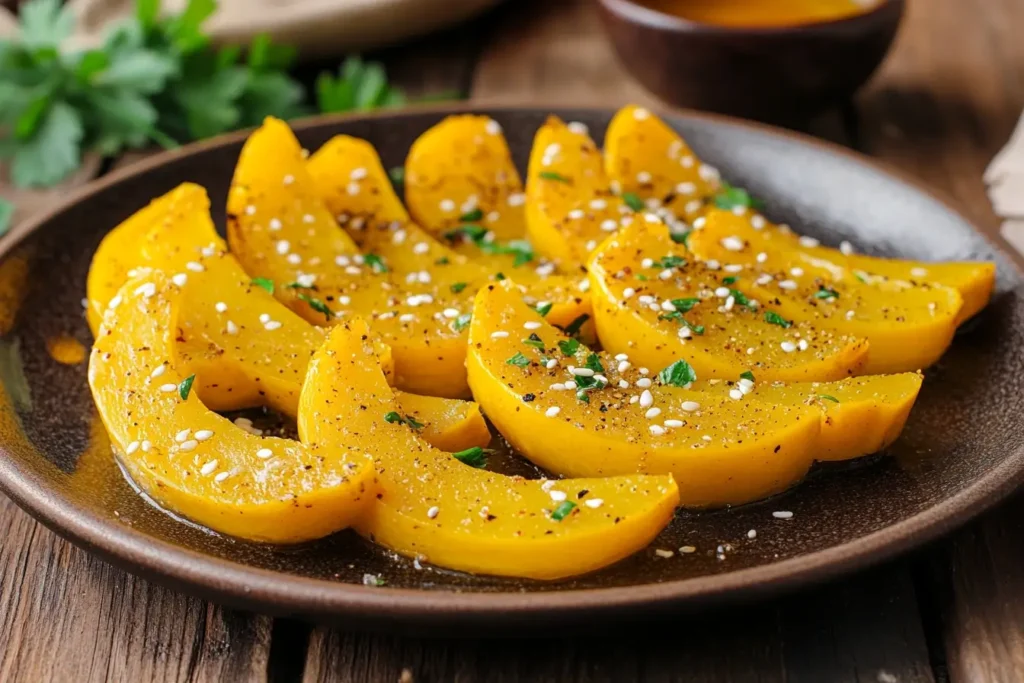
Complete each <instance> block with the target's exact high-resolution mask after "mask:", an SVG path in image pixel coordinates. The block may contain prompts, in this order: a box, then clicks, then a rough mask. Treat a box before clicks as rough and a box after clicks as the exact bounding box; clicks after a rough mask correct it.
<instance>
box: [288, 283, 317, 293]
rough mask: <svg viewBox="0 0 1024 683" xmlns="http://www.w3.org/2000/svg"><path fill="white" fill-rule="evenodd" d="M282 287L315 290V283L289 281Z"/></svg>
mask: <svg viewBox="0 0 1024 683" xmlns="http://www.w3.org/2000/svg"><path fill="white" fill-rule="evenodd" d="M284 287H285V289H309V290H314V291H315V290H316V285H304V284H302V283H301V282H289V283H288V284H286V285H285V286H284Z"/></svg>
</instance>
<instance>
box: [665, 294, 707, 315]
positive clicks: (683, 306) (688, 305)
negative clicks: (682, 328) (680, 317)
mask: <svg viewBox="0 0 1024 683" xmlns="http://www.w3.org/2000/svg"><path fill="white" fill-rule="evenodd" d="M699 303H700V299H698V298H697V297H687V298H685V299H672V305H673V306H675V307H676V310H677V311H679V312H680V313H686V312H688V311H690V310H691V309H693V307H694V306H696V305H697V304H699Z"/></svg>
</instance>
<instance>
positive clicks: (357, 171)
mask: <svg viewBox="0 0 1024 683" xmlns="http://www.w3.org/2000/svg"><path fill="white" fill-rule="evenodd" d="M367 175H368V173H367V171H366V169H365V168H363V167H362V166H360V167H359V168H353V169H352V172H351V173H349V174H348V177H349V178H351V179H352V180H362V179H363V178H365V177H366V176H367Z"/></svg>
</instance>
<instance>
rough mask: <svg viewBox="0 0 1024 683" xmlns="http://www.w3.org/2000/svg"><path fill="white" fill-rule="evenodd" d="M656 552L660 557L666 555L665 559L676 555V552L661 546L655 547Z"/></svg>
mask: <svg viewBox="0 0 1024 683" xmlns="http://www.w3.org/2000/svg"><path fill="white" fill-rule="evenodd" d="M654 554H655V555H657V556H658V557H664V558H665V559H668V558H670V557H674V556H675V553H674V552H672V551H671V550H662V549H661V548H655V549H654Z"/></svg>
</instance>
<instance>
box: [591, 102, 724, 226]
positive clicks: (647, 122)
mask: <svg viewBox="0 0 1024 683" xmlns="http://www.w3.org/2000/svg"><path fill="white" fill-rule="evenodd" d="M604 166H605V172H606V173H607V175H608V178H609V180H610V182H611V183H612V186H613V187H616V188H617V191H618V192H619V193H621V194H623V195H625V194H626V193H632V194H634V195H636V196H637V197H639V198H640V199H642V200H644V201H645V203H646V205H647V208H648V209H650V210H652V211H656V212H657V213H658V214H659V216H660V217H661V218H662V220H663V221H665V223H666V224H668V226H669V228H673V229H675V228H677V227H678V228H679V229H680V230H685V229H686V226H685V225H679V226H676V225H675V224H674V219H676V218H679V219H683V220H685V221H686V222H690V223H692V222H693V221H694V219H696V218H697V217H698V216H700V215H701V214H702V213H703V211H704V207H705V203H706V201H707V200H708V199H709V198H710V197H712V196H714V194H715V193H716V192H718V191H719V189H720V188H721V185H722V183H721V180H720V177H719V173H718V170H717V169H716V168H714V167H713V166H710V165H709V164H705V163H704V162H702V161H701V160H700V159H699V158H697V156H696V155H695V154H694V153H693V150H691V149H690V146H689V145H687V144H686V141H685V140H683V138H682V137H681V136H680V135H679V134H678V133H676V132H675V131H674V130H672V129H671V128H669V127H668V126H667V125H666V124H665V122H664V121H662V120H661V119H659V118H658V117H657V116H655V115H654V114H652V113H651V112H650V111H649V110H647V109H644V108H643V107H637V106H635V105H628V106H626V107H623V108H622V109H620V110H619V111H618V112H617V113H616V114H615V116H614V117H613V118H612V120H611V123H609V124H608V130H607V132H606V133H605V136H604Z"/></svg>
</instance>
